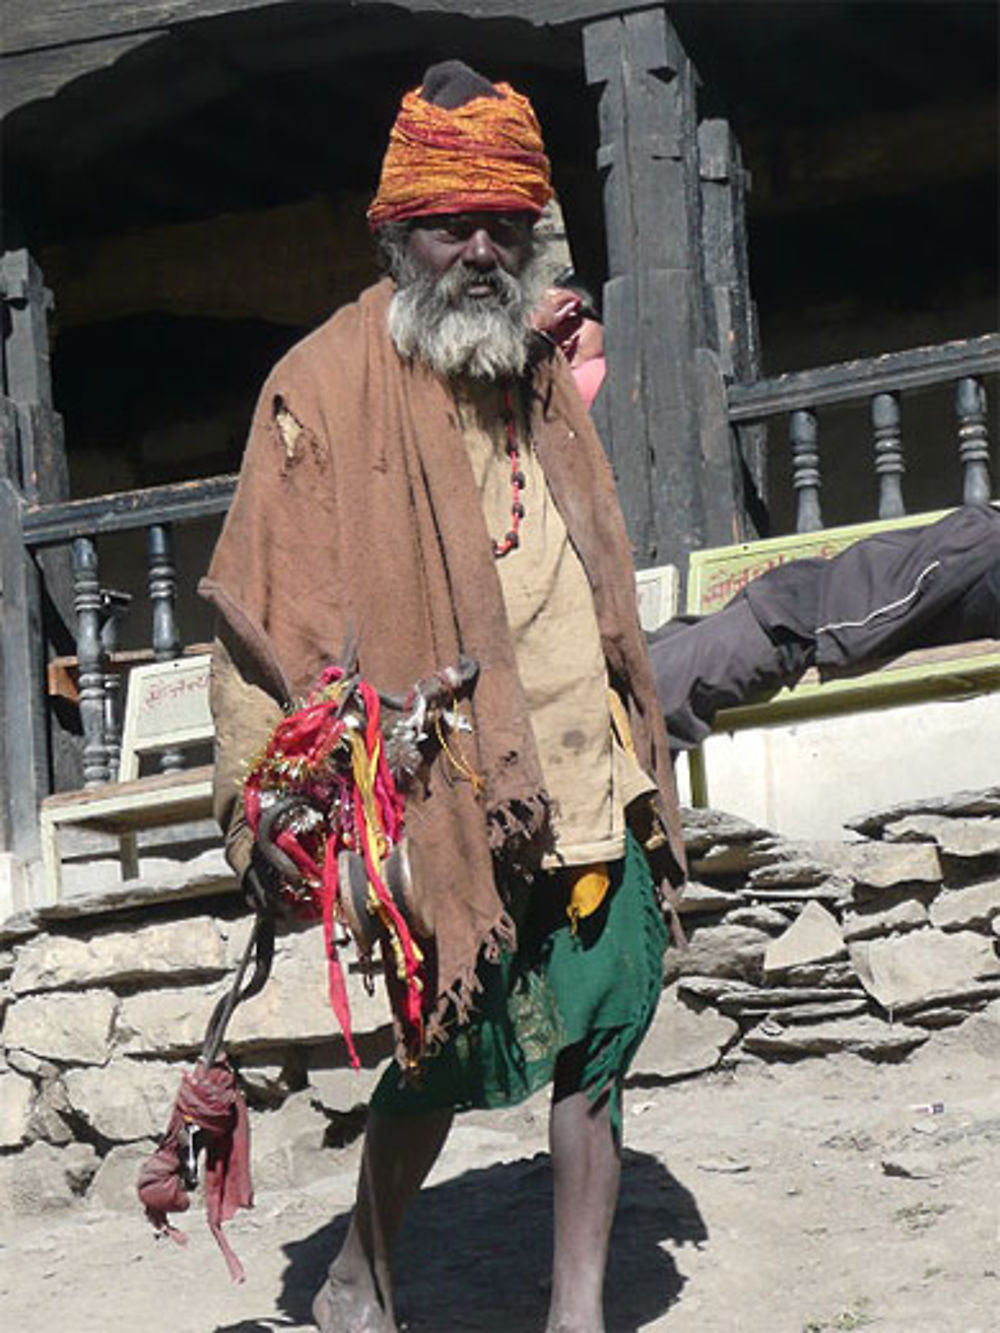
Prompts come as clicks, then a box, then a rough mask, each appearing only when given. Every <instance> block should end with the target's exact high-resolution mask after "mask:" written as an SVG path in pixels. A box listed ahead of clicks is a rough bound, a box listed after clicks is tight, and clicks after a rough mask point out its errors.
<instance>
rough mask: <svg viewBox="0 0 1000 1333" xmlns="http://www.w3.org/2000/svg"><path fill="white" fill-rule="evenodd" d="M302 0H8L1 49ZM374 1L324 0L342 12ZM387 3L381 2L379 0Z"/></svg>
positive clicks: (509, 8) (406, 3) (514, 2)
mask: <svg viewBox="0 0 1000 1333" xmlns="http://www.w3.org/2000/svg"><path fill="white" fill-rule="evenodd" d="M298 2H299V0H124V2H123V0H6V3H5V5H4V9H5V13H4V23H3V35H2V39H0V55H3V56H13V55H20V54H22V53H24V52H26V51H34V50H39V49H41V48H45V47H69V46H72V45H74V44H75V43H79V42H94V41H99V40H106V39H108V38H112V37H113V38H123V37H129V36H135V35H136V34H139V33H147V34H148V33H151V32H155V31H162V30H163V29H166V28H174V27H177V25H178V24H181V23H191V22H194V21H196V20H200V19H208V18H217V17H220V16H222V15H225V14H243V13H246V12H247V11H248V10H251V9H261V8H264V7H265V6H266V7H270V8H276V7H277V6H278V5H279V4H280V5H285V4H288V5H293V4H296V3H298ZM378 3H379V0H326V8H328V9H330V10H333V9H335V8H336V9H341V10H343V11H344V12H345V13H349V12H352V11H357V10H360V9H364V8H365V7H366V5H374V4H378ZM394 5H395V7H396V8H398V9H405V10H409V11H410V12H412V13H415V14H438V15H443V16H449V15H451V16H454V17H455V18H475V19H511V18H513V19H522V20H523V21H524V22H526V23H531V24H533V25H534V26H536V27H543V26H550V25H558V24H564V23H576V24H579V23H584V22H587V21H588V20H591V19H594V18H599V17H600V16H601V15H604V14H620V13H624V12H626V11H628V10H632V9H643V8H648V7H649V0H459V2H458V3H456V0H394ZM381 7H382V8H383V9H384V7H385V6H384V3H382V4H381Z"/></svg>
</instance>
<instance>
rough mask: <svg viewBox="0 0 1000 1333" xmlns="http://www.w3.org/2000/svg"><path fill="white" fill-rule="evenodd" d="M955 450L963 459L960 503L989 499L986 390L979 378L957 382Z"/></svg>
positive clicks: (982, 502) (968, 503) (983, 502)
mask: <svg viewBox="0 0 1000 1333" xmlns="http://www.w3.org/2000/svg"><path fill="white" fill-rule="evenodd" d="M955 410H956V411H957V413H958V452H959V456H960V458H961V460H962V503H963V504H967V505H971V504H988V503H989V500H990V446H989V441H988V440H987V438H986V390H985V388H984V387H983V385H982V384H981V383H980V381H979V380H976V379H963V380H959V381H958V385H957V386H956V390H955Z"/></svg>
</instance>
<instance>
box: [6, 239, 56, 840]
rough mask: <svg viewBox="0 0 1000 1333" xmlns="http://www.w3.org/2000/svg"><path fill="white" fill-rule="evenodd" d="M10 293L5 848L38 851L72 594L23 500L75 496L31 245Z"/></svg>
mask: <svg viewBox="0 0 1000 1333" xmlns="http://www.w3.org/2000/svg"><path fill="white" fill-rule="evenodd" d="M0 296H2V299H3V306H4V321H3V325H4V328H3V356H2V372H3V376H2V398H0V435H2V441H3V447H2V448H0V466H2V474H0V485H2V488H3V494H2V498H0V506H2V509H3V514H2V528H0V543H2V547H3V550H2V553H0V563H2V566H3V568H2V574H3V600H4V616H3V627H2V638H0V658H2V676H0V679H2V690H3V693H2V696H0V714H2V716H0V722H2V725H3V732H4V745H3V769H2V772H0V788H2V793H0V794H2V797H3V804H4V809H5V819H4V825H5V827H4V830H3V839H4V841H3V846H4V847H5V848H6V849H7V850H11V851H15V852H17V853H18V854H19V855H22V856H30V855H32V854H33V853H34V851H35V849H36V846H37V836H38V829H37V806H38V801H39V800H40V799H41V797H42V796H43V795H44V794H45V793H46V792H47V791H48V790H49V787H50V785H51V752H50V742H49V736H48V726H47V716H46V708H47V701H46V696H45V688H44V664H45V627H44V622H45V620H46V617H48V618H49V619H52V618H60V617H62V616H63V615H64V614H65V608H66V607H67V605H69V604H71V600H72V592H71V585H70V580H69V570H68V561H67V559H66V557H65V555H60V554H59V553H46V555H44V556H43V557H40V558H39V559H38V560H35V559H32V558H31V557H30V556H29V555H28V553H27V552H26V550H25V547H24V544H23V541H22V537H21V509H22V507H23V505H24V504H25V503H44V502H46V501H54V500H62V499H65V498H66V497H67V494H68V480H67V469H66V459H65V450H64V447H63V436H62V422H61V420H60V418H59V416H58V415H57V414H56V412H55V411H54V410H53V406H52V381H51V375H50V372H49V343H48V330H47V327H46V313H47V310H48V306H49V294H48V292H47V291H46V290H45V286H44V283H43V281H42V275H41V271H40V269H39V268H38V265H37V264H36V263H35V262H34V260H33V259H32V257H31V255H30V254H29V253H28V252H27V251H26V250H16V251H10V252H8V253H6V254H4V255H3V256H2V257H0Z"/></svg>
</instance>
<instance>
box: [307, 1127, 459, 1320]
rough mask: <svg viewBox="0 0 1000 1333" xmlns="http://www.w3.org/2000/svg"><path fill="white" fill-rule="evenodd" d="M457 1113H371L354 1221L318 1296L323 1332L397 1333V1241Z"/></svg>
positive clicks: (316, 1310)
mask: <svg viewBox="0 0 1000 1333" xmlns="http://www.w3.org/2000/svg"><path fill="white" fill-rule="evenodd" d="M452 1117H453V1112H452V1111H450V1110H447V1111H431V1112H428V1113H427V1114H426V1115H421V1116H411V1117H405V1118H404V1117H399V1118H397V1117H395V1116H384V1115H379V1114H378V1112H377V1111H372V1112H371V1113H370V1115H369V1118H368V1129H367V1132H366V1134H365V1148H364V1156H363V1158H362V1161H361V1174H360V1176H359V1178H358V1196H357V1202H356V1203H355V1206H354V1213H353V1214H352V1216H351V1224H350V1227H349V1229H348V1232H347V1237H346V1239H345V1240H344V1244H343V1245H342V1246H341V1249H340V1253H339V1254H338V1255H337V1257H336V1258H335V1259H334V1261H333V1263H332V1264H331V1265H330V1275H329V1277H328V1279H327V1280H326V1282H324V1284H323V1286H322V1287H320V1289H319V1291H318V1292H317V1294H316V1299H315V1300H314V1301H313V1318H314V1319H315V1321H316V1324H317V1325H318V1327H319V1329H320V1333H395V1330H396V1315H395V1310H394V1308H393V1295H392V1271H391V1260H392V1247H393V1244H394V1242H395V1240H396V1236H397V1234H398V1232H399V1228H400V1225H401V1224H402V1221H403V1214H404V1213H405V1212H406V1209H407V1207H408V1206H409V1204H410V1203H411V1202H412V1200H413V1199H414V1197H415V1195H416V1194H417V1191H418V1190H419V1189H420V1186H421V1185H422V1184H423V1183H424V1181H425V1180H426V1178H427V1174H428V1172H429V1171H430V1169H431V1167H432V1166H433V1165H434V1163H435V1161H436V1160H437V1157H438V1154H439V1153H440V1151H441V1149H442V1147H443V1146H444V1141H445V1139H446V1138H447V1137H448V1130H449V1129H450V1128H451V1122H452Z"/></svg>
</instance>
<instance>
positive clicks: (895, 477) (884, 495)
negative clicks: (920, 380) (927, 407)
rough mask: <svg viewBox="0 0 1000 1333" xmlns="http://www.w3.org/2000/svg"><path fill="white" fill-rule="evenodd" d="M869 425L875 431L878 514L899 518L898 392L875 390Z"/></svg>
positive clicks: (901, 465)
mask: <svg viewBox="0 0 1000 1333" xmlns="http://www.w3.org/2000/svg"><path fill="white" fill-rule="evenodd" d="M872 429H873V431H874V435H875V474H876V476H877V477H878V516H879V518H900V517H901V516H902V515H903V514H905V513H906V505H905V504H904V503H903V473H904V471H905V470H906V466H905V464H904V462H903V440H902V434H901V430H900V412H899V395H898V394H895V393H877V394H876V395H875V397H874V398H873V399H872Z"/></svg>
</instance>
